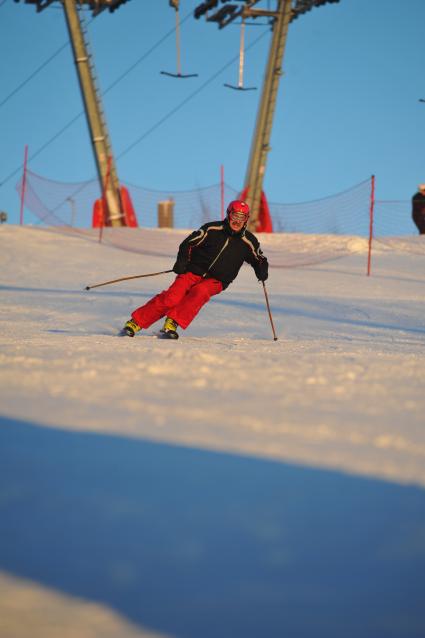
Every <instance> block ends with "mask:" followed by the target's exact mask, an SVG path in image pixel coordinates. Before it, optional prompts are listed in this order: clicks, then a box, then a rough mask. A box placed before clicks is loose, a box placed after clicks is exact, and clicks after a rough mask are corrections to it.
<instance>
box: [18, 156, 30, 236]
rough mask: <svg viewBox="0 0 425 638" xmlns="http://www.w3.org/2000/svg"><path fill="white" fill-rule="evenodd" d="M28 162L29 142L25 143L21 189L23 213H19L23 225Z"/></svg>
mask: <svg viewBox="0 0 425 638" xmlns="http://www.w3.org/2000/svg"><path fill="white" fill-rule="evenodd" d="M27 163H28V144H25V153H24V172H23V175H22V190H21V213H20V215H19V223H20V225H21V226H22V224H23V223H24V200H25V190H26V186H27Z"/></svg>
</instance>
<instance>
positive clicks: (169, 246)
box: [17, 171, 424, 268]
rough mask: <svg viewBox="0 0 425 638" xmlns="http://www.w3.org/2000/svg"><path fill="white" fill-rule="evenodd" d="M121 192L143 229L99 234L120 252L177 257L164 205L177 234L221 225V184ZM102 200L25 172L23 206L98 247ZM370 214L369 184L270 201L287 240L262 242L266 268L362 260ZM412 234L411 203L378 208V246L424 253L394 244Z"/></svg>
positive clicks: (94, 186) (93, 188) (94, 185)
mask: <svg viewBox="0 0 425 638" xmlns="http://www.w3.org/2000/svg"><path fill="white" fill-rule="evenodd" d="M125 185H126V186H127V188H128V189H129V192H130V194H131V198H132V201H133V205H134V208H135V211H136V215H137V219H138V223H139V226H140V228H139V229H136V228H131V229H130V228H118V229H117V228H114V229H111V228H105V229H104V231H103V234H102V241H103V242H105V243H108V244H110V245H114V246H116V247H119V248H122V249H124V250H129V251H133V252H138V253H143V254H151V255H158V256H159V255H162V256H167V257H170V258H174V256H175V254H176V249H177V247H178V244H179V242H180V241H181V240H182V239H183V237H184V236H185V233H184V232H182V233H176V232H175V231H174V232H170V231H167V230H165V229H160V230H159V229H157V227H158V204H159V202H161V201H164V200H170V199H172V200H173V201H174V228H175V229H185V230H186V231H187V230H191V229H194V228H198V227H199V226H201V225H202V224H204V223H206V222H209V221H213V220H216V219H220V218H221V212H222V211H221V206H222V205H221V195H222V192H221V184H220V183H218V184H214V185H212V186H207V187H203V188H198V189H196V190H188V191H170V190H167V191H166V190H151V189H147V188H142V187H140V186H135V185H134V184H125ZM21 189H22V180H20V182H19V183H18V185H17V190H18V192H19V193H21ZM238 195H239V192H238V191H237V190H236V189H234V188H232V187H231V186H229V185H227V184H225V185H224V201H225V202H228V201H230V200H232V199H235V198H237V197H238ZM100 196H101V193H100V189H99V183H98V181H97V180H90V181H87V182H80V183H63V182H57V181H53V180H49V179H46V178H45V177H42V176H40V175H37V174H36V173H33V172H32V171H27V177H26V190H25V197H24V202H25V206H26V207H27V208H28V209H29V210H30V211H31V212H32V213H33V214H34V215H35V216H36V217H38V218H39V220H40V222H42V223H44V224H46V225H48V226H51V227H56V228H57V229H58V230H61V232H76V233H78V234H79V235H83V236H85V237H87V239H91V240H93V241H95V240H96V241H97V240H98V235H99V233H98V231H94V230H88V229H90V227H91V224H92V211H93V203H94V202H95V200H96V199H98V198H99V197H100ZM370 208H371V180H370V179H367V180H365V181H363V182H361V183H360V184H357V185H355V186H353V187H352V188H349V189H347V190H345V191H343V192H341V193H337V194H335V195H332V196H330V197H325V198H322V199H318V200H314V201H310V202H299V203H294V204H281V203H274V202H269V209H270V215H271V219H272V223H273V230H274V232H275V233H284V235H285V236H286V235H287V236H286V237H285V238H284V244H285V245H284V249H283V250H282V237H280V238H279V241H278V242H277V241H274V239H273V234H272V235H267V236H266V235H262V237H261V242H262V244H263V245H264V247H265V248H267V254H268V256H269V259H270V263H271V265H273V266H275V267H280V268H285V267H293V266H301V265H309V264H315V263H320V262H324V261H328V260H331V259H337V258H339V257H343V256H345V255H348V254H352V253H358V252H364V253H366V252H367V249H368V237H369V224H370ZM155 229H156V230H155ZM416 232H417V231H416V229H415V226H414V224H413V222H412V220H411V216H410V202H408V201H402V202H388V201H376V202H375V206H374V237H375V238H377V240H378V241H379V242H382V243H386V244H387V245H389V246H392V247H394V248H396V249H398V250H410V251H411V252H412V251H413V252H418V253H421V254H423V252H424V246H423V245H422V243H423V242H421V240H420V238H417V239H418V242H417V243H416V242H415V241H413V242H412V238H410V239H409V242H404V243H403V242H401V241H400V240H398V241H396V240H395V239H394V237H400V236H403V235H412V234H416ZM294 233H300V234H302V241H297V242H294V241H293V239H294ZM318 236H319V237H318ZM277 239H278V238H277V237H276V240H277ZM274 244H276V245H275V246H274ZM278 244H279V245H278ZM404 245H405V246H404ZM409 247H410V248H409Z"/></svg>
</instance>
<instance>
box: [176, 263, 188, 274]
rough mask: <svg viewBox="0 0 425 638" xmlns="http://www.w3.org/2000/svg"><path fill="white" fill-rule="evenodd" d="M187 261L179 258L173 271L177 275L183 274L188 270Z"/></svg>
mask: <svg viewBox="0 0 425 638" xmlns="http://www.w3.org/2000/svg"><path fill="white" fill-rule="evenodd" d="M186 266H187V264H186V262H184V261H179V260H177V261H176V263H175V264H174V266H173V271H174V272H175V273H176V275H183V274H184V273H185V272H186Z"/></svg>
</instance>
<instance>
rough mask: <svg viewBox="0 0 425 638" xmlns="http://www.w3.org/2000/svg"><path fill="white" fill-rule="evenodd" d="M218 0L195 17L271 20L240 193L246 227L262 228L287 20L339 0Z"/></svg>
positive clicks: (220, 20)
mask: <svg viewBox="0 0 425 638" xmlns="http://www.w3.org/2000/svg"><path fill="white" fill-rule="evenodd" d="M221 2H222V3H223V4H225V6H224V7H221V8H220V9H218V11H214V12H213V13H211V10H213V9H216V8H217V6H218V4H219V0H205V1H204V2H202V3H201V4H200V5H198V6H197V7H196V9H195V11H194V17H195V18H199V17H200V16H201V15H204V14H205V15H206V19H207V21H208V22H216V23H217V24H218V27H219V28H220V29H222V28H223V27H226V26H227V25H228V24H230V23H231V22H233V20H235V19H236V18H241V20H242V21H244V20H246V18H252V19H256V18H267V19H269V20H271V24H272V31H273V36H272V41H271V45H270V50H269V57H268V61H267V66H266V72H265V75H264V82H263V88H262V93H261V98H260V104H259V107H258V112H257V121H256V124H255V130H254V135H253V138H252V142H251V152H250V156H249V160H248V166H247V171H246V176H245V184H244V188H243V191H242V196H243V197H244V198H245V199H246V200H247V202H248V204H249V206H250V209H251V215H250V220H249V228H250V230H252V231H255V230H261V224H260V218H261V205H262V204H264V203H265V197H264V193H263V181H264V175H265V172H266V163H267V154H268V152H269V151H270V137H271V132H272V125H273V117H274V112H275V108H276V100H277V93H278V89H279V81H280V78H281V76H282V75H283V72H282V63H283V54H284V51H285V45H286V38H287V34H288V26H289V23H290V22H291V20H294V19H295V18H297V17H298V16H299V15H301V14H303V13H306V12H307V11H310V9H312V8H313V7H318V6H320V5H323V4H326V3H328V2H339V0H276V5H275V9H274V10H269V9H260V8H253V7H254V5H256V4H258V2H260V0H243V3H241V1H240V0H239V4H236V3H234V2H233V3H232V4H230V3H229V4H228V0H221Z"/></svg>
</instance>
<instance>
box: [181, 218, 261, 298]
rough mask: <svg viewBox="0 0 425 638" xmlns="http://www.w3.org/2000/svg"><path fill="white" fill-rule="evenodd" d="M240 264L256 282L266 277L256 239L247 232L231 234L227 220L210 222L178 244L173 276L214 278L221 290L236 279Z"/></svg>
mask: <svg viewBox="0 0 425 638" xmlns="http://www.w3.org/2000/svg"><path fill="white" fill-rule="evenodd" d="M244 261H246V262H248V263H249V264H251V266H252V267H253V268H254V271H255V274H256V275H257V277H258V279H260V280H261V281H265V280H266V279H267V276H268V262H267V259H266V257H264V255H263V253H262V251H261V248H260V243H259V241H258V239H257V238H256V237H255V236H254V235H253V234H252V233H251V232H249V231H248V230H245V229H244V230H243V231H242V232H239V233H235V232H234V231H232V230H231V228H230V226H229V224H228V222H227V220H225V221H217V222H210V223H208V224H204V225H203V226H201V228H200V229H199V230H195V231H194V232H193V233H192V234H191V235H189V237H186V239H185V240H184V241H183V242H182V243H181V244H180V247H179V252H178V255H177V261H176V263H175V264H174V268H173V270H174V272H176V273H178V274H182V273H184V272H187V271H189V272H193V273H194V274H195V275H201V276H203V277H214V278H215V279H218V280H219V281H221V283H222V284H223V289H224V288H227V286H228V285H229V284H230V283H232V281H233V280H234V279H235V278H236V276H237V274H238V272H239V270H240V268H241V266H242V264H243V263H244Z"/></svg>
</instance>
